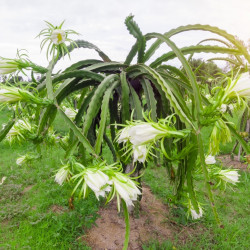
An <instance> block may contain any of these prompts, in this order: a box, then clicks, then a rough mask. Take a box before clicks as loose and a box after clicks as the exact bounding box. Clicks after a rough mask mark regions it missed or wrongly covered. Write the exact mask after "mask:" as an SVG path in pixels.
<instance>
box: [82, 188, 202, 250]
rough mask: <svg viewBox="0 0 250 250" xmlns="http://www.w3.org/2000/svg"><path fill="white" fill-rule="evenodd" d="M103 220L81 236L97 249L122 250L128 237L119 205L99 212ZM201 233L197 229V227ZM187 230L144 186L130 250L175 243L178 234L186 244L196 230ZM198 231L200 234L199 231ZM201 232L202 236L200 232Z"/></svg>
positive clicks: (132, 228) (132, 219)
mask: <svg viewBox="0 0 250 250" xmlns="http://www.w3.org/2000/svg"><path fill="white" fill-rule="evenodd" d="M99 214H100V218H98V219H97V221H96V226H93V227H92V228H91V229H90V230H89V231H88V232H87V234H86V236H83V237H81V239H83V240H84V241H86V242H87V244H88V245H89V246H90V247H92V248H93V249H95V250H101V249H105V250H106V249H107V250H108V249H111V250H116V249H122V247H123V241H124V236H125V222H124V219H123V218H122V217H121V216H119V215H118V214H117V207H116V202H115V201H113V202H111V203H110V205H109V206H106V207H105V208H102V209H101V210H100V211H99ZM196 230H197V228H196ZM196 230H195V229H193V228H190V227H184V226H182V225H179V224H177V223H175V222H174V221H171V220H170V219H169V208H168V207H167V206H166V205H164V204H163V203H162V202H161V201H160V200H158V199H156V198H155V196H154V195H153V194H152V193H151V191H150V189H149V188H148V187H145V186H144V187H143V198H142V201H141V210H140V216H139V218H135V217H133V216H130V243H129V249H131V250H137V249H142V247H141V246H142V245H143V244H144V243H146V242H148V241H149V240H157V241H159V242H162V241H163V240H168V239H169V240H172V241H173V240H174V239H175V237H176V235H177V234H178V235H179V239H180V240H181V241H182V242H183V243H185V241H186V240H187V239H188V238H189V236H190V235H195V234H197V233H195V231H196ZM196 232H197V231H196ZM199 233H201V232H200V231H199Z"/></svg>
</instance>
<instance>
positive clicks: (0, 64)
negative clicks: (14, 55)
mask: <svg viewBox="0 0 250 250" xmlns="http://www.w3.org/2000/svg"><path fill="white" fill-rule="evenodd" d="M17 70H18V66H17V64H16V63H15V61H14V60H8V59H1V60H0V74H2V75H4V74H10V73H13V72H15V71H17Z"/></svg>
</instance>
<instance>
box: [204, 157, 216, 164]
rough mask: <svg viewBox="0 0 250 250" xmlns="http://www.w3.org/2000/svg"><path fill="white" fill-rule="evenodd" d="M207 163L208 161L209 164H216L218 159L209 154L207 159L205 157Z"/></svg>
mask: <svg viewBox="0 0 250 250" xmlns="http://www.w3.org/2000/svg"><path fill="white" fill-rule="evenodd" d="M205 163H206V164H207V165H210V164H215V163H216V159H215V157H214V156H212V155H208V156H207V157H206V159H205Z"/></svg>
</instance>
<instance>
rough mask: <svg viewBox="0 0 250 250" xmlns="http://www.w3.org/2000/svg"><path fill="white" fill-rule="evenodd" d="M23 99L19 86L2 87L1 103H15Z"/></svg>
mask: <svg viewBox="0 0 250 250" xmlns="http://www.w3.org/2000/svg"><path fill="white" fill-rule="evenodd" d="M21 100H22V96H21V95H20V93H19V89H18V88H4V89H3V88H2V89H0V103H7V102H8V103H15V102H18V101H21Z"/></svg>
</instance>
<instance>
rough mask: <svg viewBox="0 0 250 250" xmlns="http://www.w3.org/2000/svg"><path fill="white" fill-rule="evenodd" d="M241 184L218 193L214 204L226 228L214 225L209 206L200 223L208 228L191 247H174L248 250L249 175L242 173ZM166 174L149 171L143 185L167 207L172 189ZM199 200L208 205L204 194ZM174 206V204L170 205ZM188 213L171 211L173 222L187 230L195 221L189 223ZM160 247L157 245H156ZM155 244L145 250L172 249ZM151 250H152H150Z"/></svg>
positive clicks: (183, 247)
mask: <svg viewBox="0 0 250 250" xmlns="http://www.w3.org/2000/svg"><path fill="white" fill-rule="evenodd" d="M240 174H241V177H240V183H238V185H237V187H235V188H234V190H232V189H230V188H228V189H227V190H226V191H225V192H218V191H215V192H214V193H215V202H216V206H217V208H218V213H219V216H220V219H221V221H222V224H223V226H224V228H219V227H218V226H217V225H216V224H215V221H214V217H213V213H212V210H211V208H210V206H209V205H207V206H206V207H205V214H204V216H203V217H202V218H201V219H200V220H199V222H196V223H198V224H199V225H201V226H202V227H204V228H205V233H204V232H203V233H202V234H200V235H199V236H195V237H193V236H192V235H191V236H190V238H189V239H188V243H186V244H185V245H182V246H179V247H178V244H179V243H178V238H177V239H176V242H173V245H174V246H176V247H177V248H178V249H248V247H249V244H250V241H249V237H248V236H249V228H250V223H249V207H250V206H249V205H250V204H249V199H248V197H249V189H250V185H249V177H250V175H249V174H248V173H246V172H243V171H242V172H240ZM165 176H166V170H165V169H164V168H163V167H159V168H147V170H146V171H145V174H144V182H145V183H146V184H147V185H149V186H150V188H151V190H152V192H153V193H154V194H155V195H156V196H157V197H159V198H161V199H162V201H163V202H164V203H166V204H169V201H170V199H171V198H172V196H171V195H172V188H171V186H170V185H169V182H168V181H166V178H165ZM203 186H204V183H203V182H198V183H197V189H199V190H203ZM198 200H199V201H201V203H203V204H208V200H207V198H206V194H205V192H200V193H199V194H198ZM170 205H171V204H170ZM185 213H186V212H185V211H184V210H183V209H181V208H174V207H173V208H172V210H171V215H169V216H171V219H172V220H175V221H176V222H178V223H181V224H183V225H185V226H189V224H190V223H191V222H192V223H193V222H194V221H191V219H188V220H187V219H186V217H185ZM157 244H158V245H157ZM157 244H156V242H153V243H151V245H149V246H145V248H144V249H172V248H171V245H170V247H169V248H167V247H166V248H165V247H164V244H167V245H169V242H167V243H163V245H161V244H159V243H157ZM147 247H152V248H147Z"/></svg>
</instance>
